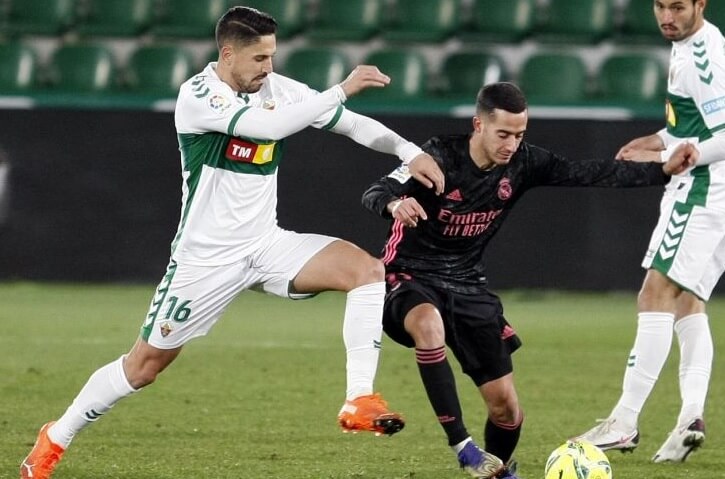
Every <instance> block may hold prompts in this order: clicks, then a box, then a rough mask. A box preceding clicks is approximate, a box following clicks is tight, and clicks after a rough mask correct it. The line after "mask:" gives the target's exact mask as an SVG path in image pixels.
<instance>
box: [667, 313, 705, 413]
mask: <svg viewBox="0 0 725 479" xmlns="http://www.w3.org/2000/svg"><path fill="white" fill-rule="evenodd" d="M675 333H676V334H677V340H678V342H679V344H680V397H681V398H682V409H681V410H680V416H679V417H678V419H677V424H678V425H679V426H686V425H688V424H689V423H690V422H692V420H693V419H695V418H698V417H699V418H701V417H702V416H703V413H704V411H705V399H706V397H707V387H708V384H709V383H710V372H711V370H712V357H713V346H712V336H711V335H710V325H709V324H708V321H707V314H703V313H700V314H692V315H690V316H686V317H684V318H682V319H680V320H679V321H676V322H675Z"/></svg>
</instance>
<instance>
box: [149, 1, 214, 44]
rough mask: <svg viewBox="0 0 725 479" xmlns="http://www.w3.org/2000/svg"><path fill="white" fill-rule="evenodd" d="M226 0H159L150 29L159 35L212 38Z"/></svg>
mask: <svg viewBox="0 0 725 479" xmlns="http://www.w3.org/2000/svg"><path fill="white" fill-rule="evenodd" d="M226 10H227V2H226V0H161V2H160V8H159V13H158V18H156V20H155V21H154V25H153V26H152V27H151V31H152V32H153V33H154V34H155V35H157V36H159V37H168V38H202V39H213V38H214V28H215V27H216V22H217V20H219V17H221V16H222V15H223V14H224V12H226Z"/></svg>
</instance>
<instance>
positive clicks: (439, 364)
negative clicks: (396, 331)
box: [415, 346, 468, 446]
mask: <svg viewBox="0 0 725 479" xmlns="http://www.w3.org/2000/svg"><path fill="white" fill-rule="evenodd" d="M415 360H416V362H417V363H418V370H419V371H420V378H421V379H422V380H423V386H425V391H426V393H427V394H428V400H429V401H430V403H431V406H433V411H435V413H436V416H438V422H440V424H441V426H443V430H444V431H445V432H446V436H448V445H449V446H453V445H455V444H458V443H459V442H461V441H463V440H464V439H466V438H467V437H468V431H466V426H465V425H464V424H463V412H462V411H461V404H460V402H459V401H458V391H456V380H455V378H454V376H453V371H452V370H451V365H450V364H449V363H448V359H446V347H445V346H441V347H440V348H435V349H418V348H416V349H415Z"/></svg>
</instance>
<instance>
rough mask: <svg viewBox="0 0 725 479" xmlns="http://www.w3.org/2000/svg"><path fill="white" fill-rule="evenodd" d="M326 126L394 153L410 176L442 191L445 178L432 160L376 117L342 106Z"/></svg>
mask: <svg viewBox="0 0 725 479" xmlns="http://www.w3.org/2000/svg"><path fill="white" fill-rule="evenodd" d="M328 129H329V130H330V131H333V132H335V133H339V134H342V135H345V136H347V137H349V138H351V139H352V140H354V141H356V142H357V143H359V144H361V145H363V146H366V147H368V148H370V149H373V150H375V151H379V152H381V153H387V154H389V155H395V156H397V157H398V158H400V160H401V161H402V162H403V164H404V165H407V166H408V170H409V171H410V174H411V175H412V176H413V178H415V179H416V180H418V181H419V182H421V183H422V184H423V185H424V186H426V187H427V188H435V192H436V194H441V193H442V192H443V188H444V187H445V184H444V183H445V178H444V176H443V172H442V171H441V169H440V168H439V167H438V164H437V163H436V162H435V160H434V159H433V158H432V157H431V156H430V155H429V154H427V153H425V152H424V151H423V150H422V149H421V148H420V147H419V146H417V145H416V144H414V143H412V142H410V141H407V140H406V139H404V138H403V137H401V136H400V135H398V134H397V133H395V132H394V131H393V130H391V129H390V128H388V127H386V126H385V125H383V124H382V123H380V122H379V121H377V120H373V119H372V118H369V117H367V116H364V115H360V114H358V113H354V112H352V111H349V110H345V109H343V110H341V112H340V114H339V116H338V117H337V118H335V123H334V125H332V126H330V127H328Z"/></svg>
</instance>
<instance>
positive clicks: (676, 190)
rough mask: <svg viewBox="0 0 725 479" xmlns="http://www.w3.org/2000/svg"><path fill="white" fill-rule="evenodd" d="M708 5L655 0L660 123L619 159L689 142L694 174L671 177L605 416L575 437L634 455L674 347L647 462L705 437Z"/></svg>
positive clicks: (712, 109)
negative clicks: (663, 63) (673, 411)
mask: <svg viewBox="0 0 725 479" xmlns="http://www.w3.org/2000/svg"><path fill="white" fill-rule="evenodd" d="M706 3H707V2H706V0H655V2H654V14H655V18H656V19H657V23H658V24H659V27H660V30H661V32H662V35H663V36H664V37H665V38H666V39H668V40H670V41H672V55H671V59H670V71H669V80H668V86H667V118H666V121H667V126H666V128H664V129H662V130H661V131H658V132H657V133H655V134H653V135H649V136H645V137H641V138H637V139H634V140H632V141H631V142H629V143H627V144H626V145H624V146H623V147H622V148H621V149H620V151H619V152H618V155H617V156H618V158H619V159H622V160H632V161H647V160H652V159H653V158H654V159H656V158H658V157H659V158H660V159H661V160H662V161H664V160H666V159H667V158H668V157H669V155H670V154H671V152H672V151H673V150H674V148H676V146H677V145H678V144H680V143H682V142H685V141H689V142H693V143H696V144H697V148H698V150H699V152H700V158H699V160H698V162H697V165H695V167H694V168H692V169H689V170H687V171H686V172H684V173H683V174H680V175H676V176H673V177H672V179H671V181H670V182H669V184H668V185H667V188H666V190H665V193H664V196H663V198H662V202H661V205H660V218H659V222H658V223H657V226H656V227H655V229H654V232H653V234H652V238H651V240H650V244H649V247H648V249H647V253H646V255H645V258H644V260H643V262H642V266H643V267H644V268H646V269H647V273H646V275H645V279H644V283H643V284H642V288H641V290H640V292H639V297H638V302H637V306H638V311H639V316H638V323H637V336H636V338H635V341H634V346H633V348H632V351H631V353H630V356H629V360H628V362H627V368H626V371H625V373H624V382H623V388H622V389H623V391H622V395H621V397H620V398H619V401H618V403H617V404H616V406H615V407H614V409H613V410H612V412H611V414H610V415H609V417H608V418H607V419H605V420H604V421H602V423H601V424H599V425H598V426H596V427H594V428H593V429H591V430H589V431H587V432H586V433H584V434H583V435H582V436H580V437H581V438H583V439H587V440H589V441H591V442H593V443H594V444H596V445H597V446H599V447H600V448H602V449H605V450H606V449H620V450H632V449H634V448H635V447H636V446H637V444H638V442H639V430H638V425H637V422H638V417H639V414H640V412H641V410H642V408H643V406H644V403H645V401H646V400H647V397H648V396H649V394H650V392H651V391H652V388H653V387H654V385H655V382H656V381H657V378H658V376H659V374H660V371H661V370H662V366H663V365H664V363H665V360H666V359H667V356H668V354H669V351H670V346H671V343H672V336H673V329H674V333H675V335H676V336H677V340H678V344H679V347H680V365H679V378H680V379H679V381H680V396H681V399H682V407H681V410H680V414H679V417H678V419H677V423H676V425H675V428H674V429H673V430H672V432H671V433H670V434H669V436H668V438H667V439H666V440H665V442H664V444H663V445H662V447H660V449H659V450H658V451H657V452H656V453H655V455H654V457H653V458H652V459H653V461H654V462H667V461H672V462H682V461H684V460H685V459H686V458H687V456H688V455H689V454H690V453H691V452H692V451H693V450H695V449H697V448H698V447H699V446H701V445H702V443H703V442H704V440H705V422H704V409H705V399H706V396H707V389H708V384H709V381H710V372H711V364H712V358H713V345H712V337H711V335H710V326H709V324H708V317H707V313H706V311H705V302H706V301H707V300H708V299H709V297H710V294H711V293H712V290H713V288H714V287H715V285H716V283H717V281H718V279H719V278H720V276H721V275H722V273H723V269H725V162H722V161H721V160H723V159H725V38H723V35H722V33H721V32H720V30H719V29H718V28H717V27H716V26H715V25H713V24H711V23H709V22H708V21H706V20H705V17H704V10H705V6H706Z"/></svg>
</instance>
